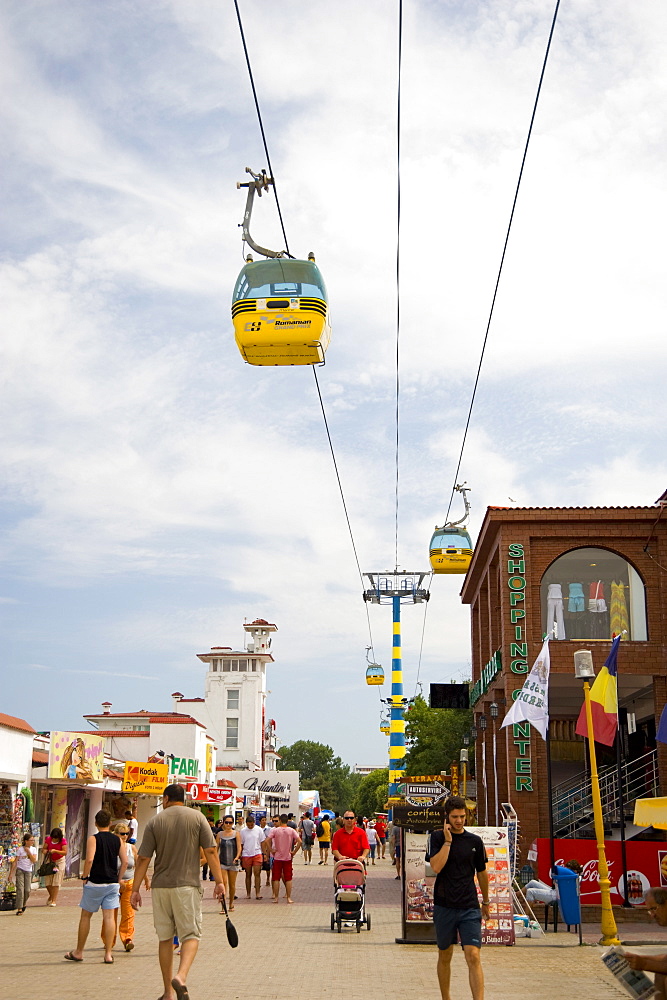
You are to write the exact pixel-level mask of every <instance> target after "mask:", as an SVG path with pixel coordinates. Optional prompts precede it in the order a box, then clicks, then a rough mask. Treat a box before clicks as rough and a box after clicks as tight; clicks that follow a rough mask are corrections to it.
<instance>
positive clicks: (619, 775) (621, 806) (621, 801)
mask: <svg viewBox="0 0 667 1000" xmlns="http://www.w3.org/2000/svg"><path fill="white" fill-rule="evenodd" d="M621 741H622V736H621V716H620V712H619V717H618V729H617V731H616V782H617V784H618V811H619V816H620V821H621V868H622V869H623V906H627V907H629V906H631V905H632V904H631V903H630V900H629V899H628V857H627V852H626V849H625V796H624V795H623V763H622V760H621V750H622V747H621Z"/></svg>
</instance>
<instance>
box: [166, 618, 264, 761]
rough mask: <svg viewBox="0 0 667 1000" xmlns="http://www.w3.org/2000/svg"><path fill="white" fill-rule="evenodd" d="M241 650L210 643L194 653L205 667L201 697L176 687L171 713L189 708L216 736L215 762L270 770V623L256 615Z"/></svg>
mask: <svg viewBox="0 0 667 1000" xmlns="http://www.w3.org/2000/svg"><path fill="white" fill-rule="evenodd" d="M243 628H244V630H245V632H246V635H247V636H248V639H247V641H246V644H245V646H246V648H245V649H244V650H233V649H231V648H230V647H229V646H214V647H213V648H212V649H211V651H210V652H209V653H198V654H197V656H198V658H199V659H200V660H201V661H202V663H206V664H207V665H208V672H207V674H206V680H205V685H204V697H203V698H184V697H183V695H182V694H181V693H180V692H179V691H176V692H175V693H174V695H173V696H172V697H173V698H174V705H173V707H174V711H175V712H182V711H185V712H188V713H190V714H191V715H192V716H194V717H195V718H196V719H198V720H199V721H200V722H202V723H203V724H204V725H205V726H206V728H207V730H208V732H209V733H210V734H211V735H212V736H213V738H214V739H215V744H216V747H217V762H218V765H222V766H223V767H233V768H234V769H237V770H257V771H273V770H275V765H276V759H277V754H276V752H275V750H276V738H275V723H274V721H273V720H272V719H267V718H266V695H267V688H266V667H267V665H268V664H269V663H273V656H272V655H271V653H270V652H269V649H270V647H271V635H272V633H273V632H277V631H278V629H277V627H276V626H275V625H272V624H270V623H269V622H267V621H264V619H262V618H258V619H257V620H256V621H254V622H250V623H249V624H244V626H243Z"/></svg>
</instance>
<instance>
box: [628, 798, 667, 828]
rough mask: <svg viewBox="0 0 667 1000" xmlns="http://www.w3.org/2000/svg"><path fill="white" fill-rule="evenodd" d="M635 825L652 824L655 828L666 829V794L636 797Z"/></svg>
mask: <svg viewBox="0 0 667 1000" xmlns="http://www.w3.org/2000/svg"><path fill="white" fill-rule="evenodd" d="M634 824H635V826H654V827H655V828H656V830H667V796H665V795H663V796H662V797H661V798H657V799H637V800H636V802H635V818H634Z"/></svg>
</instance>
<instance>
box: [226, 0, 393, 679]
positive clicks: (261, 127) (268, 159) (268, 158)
mask: <svg viewBox="0 0 667 1000" xmlns="http://www.w3.org/2000/svg"><path fill="white" fill-rule="evenodd" d="M234 8H235V10H236V18H237V20H238V23H239V31H240V33H241V42H242V43H243V51H244V53H245V59H246V66H247V67H248V76H249V77H250V86H251V88H252V95H253V98H254V101H255V110H256V111H257V121H258V122H259V130H260V132H261V135H262V143H263V144H264V153H265V155H266V163H267V166H268V168H269V175H270V177H271V178H272V180H273V191H274V194H275V197H276V207H277V209H278V216H279V218H280V226H281V229H282V232H283V239H284V240H285V248H286V250H287V253H288V254H289V244H288V241H287V233H286V231H285V223H284V221H283V215H282V212H281V209H280V202H279V200H278V189H277V187H276V179H275V175H274V173H273V167H272V166H271V156H270V154H269V145H268V143H267V141H266V133H265V131H264V123H263V121H262V113H261V111H260V107H259V100H258V97H257V89H256V87H255V79H254V76H253V72H252V66H251V63H250V54H249V52H248V46H247V45H246V40H245V33H244V31H243V22H242V21H241V12H240V10H239V5H238V0H234ZM290 256H291V254H290ZM312 368H313V375H314V376H315V386H316V388H317V395H318V398H319V401H320V408H321V410H322V418H323V420H324V428H325V430H326V434H327V440H328V442H329V449H330V451H331V458H332V460H333V466H334V471H335V473H336V480H337V482H338V489H339V491H340V497H341V500H342V503H343V511H344V513H345V520H346V522H347V528H348V531H349V533H350V541H351V542H352V551H353V552H354V558H355V562H356V564H357V571H358V573H359V579H360V580H361V586H362V589H363V587H364V576H363V573H362V571H361V564H360V562H359V555H358V553H357V546H356V543H355V541H354V534H353V532H352V523H351V521H350V515H349V513H348V509H347V503H346V501H345V494H344V492H343V483H342V481H341V478H340V473H339V471H338V462H337V461H336V454H335V452H334V446H333V441H332V439H331V433H330V431H329V422H328V420H327V415H326V411H325V409H324V400H323V399H322V393H321V392H320V383H319V380H318V378H317V368H316V367H315V365H313V366H312ZM364 607H365V608H366V620H367V622H368V637H369V640H370V644H371V652H372V653H373V658H374V659H375V652H374V644H373V633H372V629H371V618H370V614H369V611H368V604H367V603H366V602H364Z"/></svg>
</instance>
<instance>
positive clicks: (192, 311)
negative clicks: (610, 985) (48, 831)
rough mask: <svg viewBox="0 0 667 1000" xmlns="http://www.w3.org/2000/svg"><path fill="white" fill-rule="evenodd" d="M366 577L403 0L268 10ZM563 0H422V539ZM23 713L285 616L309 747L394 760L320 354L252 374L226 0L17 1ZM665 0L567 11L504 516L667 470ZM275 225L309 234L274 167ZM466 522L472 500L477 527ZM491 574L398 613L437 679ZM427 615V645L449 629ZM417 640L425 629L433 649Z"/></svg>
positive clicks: (265, 101)
mask: <svg viewBox="0 0 667 1000" xmlns="http://www.w3.org/2000/svg"><path fill="white" fill-rule="evenodd" d="M239 6H240V10H241V15H242V18H243V24H244V28H245V33H246V41H247V45H248V49H249V53H250V58H251V62H252V68H253V73H254V77H255V83H256V87H257V93H258V97H259V102H260V106H261V109H262V115H263V120H264V127H265V131H266V136H267V142H268V146H269V153H270V157H271V164H272V166H273V170H274V173H275V179H276V186H277V190H278V197H279V199H280V206H281V209H282V213H283V217H284V220H285V227H286V232H287V238H288V242H289V248H290V250H291V252H292V253H293V254H294V255H295V256H297V257H305V256H307V254H308V252H309V251H311V250H312V251H314V252H315V254H316V257H317V262H318V266H319V267H320V269H321V271H322V274H323V276H324V278H325V281H326V283H327V287H328V293H329V300H330V307H331V315H332V341H331V346H330V348H329V351H328V353H327V356H326V365H325V366H324V367H321V368H320V369H318V373H317V374H318V379H319V384H320V388H321V391H322V396H323V400H324V407H325V411H326V414H327V419H328V423H329V430H330V432H331V438H332V441H333V447H334V452H335V455H336V461H337V463H338V469H339V473H340V477H341V482H342V485H343V492H344V496H345V501H346V504H347V508H348V512H349V516H350V522H351V525H352V533H353V536H354V541H355V545H356V548H357V552H358V555H359V561H360V564H361V567H362V570H363V571H364V572H367V571H377V570H385V569H389V568H393V565H394V560H395V545H394V538H395V532H394V518H395V496H394V488H395V476H396V467H395V450H394V446H395V433H396V427H395V406H396V398H395V383H396V370H395V358H396V247H397V226H396V202H397V170H396V148H397V147H396V120H397V106H396V105H397V40H398V19H397V11H398V4H397V2H393V0H369V2H367V3H365V4H358V3H355V2H352V0H336V3H334V4H332V3H330V2H325V0H309V3H308V4H304V3H301V2H298V3H297V2H295V0H281V3H280V4H275V3H268V2H267V0H240V4H239ZM552 15H553V3H551V2H546V0H487V2H477V0H467V2H465V3H462V2H461V0H404V14H403V22H404V23H403V63H402V88H401V122H402V130H401V239H400V274H401V281H400V309H401V326H400V410H399V412H400V418H399V435H400V448H399V508H398V509H399V517H398V525H399V528H398V563H399V565H400V566H401V567H402V568H403V569H405V570H410V571H412V570H420V571H426V570H428V568H429V562H428V543H429V540H430V536H431V532H432V530H433V527H434V525H435V524H442V523H443V521H444V519H445V515H446V511H447V507H448V504H449V500H450V495H451V490H452V486H453V484H454V476H455V470H456V463H457V459H458V454H459V450H460V448H461V442H462V434H463V427H464V422H465V417H466V413H467V408H468V405H469V401H470V393H471V390H472V384H473V379H474V376H475V371H476V368H477V365H478V362H479V357H480V351H481V346H482V341H483V337H484V332H485V328H486V323H487V318H488V315H489V309H490V306H491V300H492V295H493V289H494V284H495V280H496V274H497V270H498V266H499V262H500V255H501V252H502V247H503V242H504V238H505V230H506V227H507V222H508V219H509V213H510V209H511V204H512V198H513V195H514V188H515V185H516V181H517V177H518V172H519V167H520V163H521V156H522V153H523V146H524V143H525V138H526V134H527V130H528V125H529V121H530V115H531V112H532V106H533V101H534V97H535V92H536V88H537V82H538V78H539V73H540V69H541V66H542V60H543V56H544V51H545V47H546V41H547V37H548V32H549V28H550V24H551V19H552ZM0 46H1V49H0V76H1V78H2V92H3V94H4V95H5V98H4V101H3V102H2V106H1V108H0V130H1V131H0V137H1V142H0V157H1V158H2V163H1V169H2V176H3V184H2V190H1V191H0V199H1V202H0V208H1V211H2V218H3V220H4V225H3V226H2V230H1V232H0V240H1V246H0V283H1V288H0V301H2V323H1V330H0V351H1V355H2V356H1V358H0V379H1V380H2V389H1V393H0V407H1V410H0V428H1V429H0V650H1V653H0V655H1V658H2V676H3V688H2V699H1V703H0V704H1V709H2V711H3V712H6V713H8V714H11V715H16V716H19V717H21V718H25V719H26V720H28V721H29V722H30V723H31V724H32V725H33V726H34V727H35V728H36V729H38V730H48V729H65V730H66V729H75V728H80V727H81V726H82V725H84V723H83V720H82V716H83V715H84V714H89V713H93V712H97V711H98V710H99V706H100V704H101V702H103V701H110V702H112V703H113V708H112V711H114V712H116V711H118V712H126V711H133V710H136V709H139V708H145V709H148V710H155V711H169V710H171V698H170V694H171V692H172V691H175V690H179V691H182V692H183V693H184V694H185V695H186V697H197V696H200V695H203V688H204V665H203V664H201V663H200V661H199V660H197V658H196V654H197V653H200V652H206V651H208V650H209V648H210V647H211V646H232V647H235V648H239V647H240V646H242V641H243V629H242V625H243V622H244V621H245V620H247V621H252V620H253V619H255V618H258V617H261V618H265V619H267V620H268V621H270V622H273V623H275V624H276V625H277V626H278V632H277V634H276V635H275V637H274V642H273V648H272V651H273V653H274V656H275V664H274V665H273V666H271V667H270V672H269V678H268V686H269V689H270V692H271V693H270V696H269V700H268V705H267V708H268V714H269V716H270V717H272V718H275V720H276V723H277V731H278V737H279V741H280V743H283V744H288V743H292V742H294V741H295V740H297V739H314V740H320V741H322V742H325V743H328V744H329V745H331V746H332V747H333V749H334V750H335V752H336V753H337V754H339V755H340V756H341V757H342V758H343V760H344V761H346V762H347V763H348V764H350V765H354V764H362V765H380V764H383V763H384V762H385V761H386V759H387V737H385V736H382V735H381V734H380V732H379V719H380V705H379V697H380V695H383V696H384V697H387V696H388V695H389V693H390V688H389V684H388V683H386V684H385V685H384V687H383V688H377V687H368V686H367V685H366V684H365V666H366V646H367V645H369V642H370V641H371V639H372V643H373V651H374V654H375V659H376V660H378V661H379V662H380V663H383V664H384V666H385V671H386V673H387V676H389V673H390V663H391V661H390V656H391V640H392V629H391V609H390V608H387V607H372V608H370V609H369V614H370V626H371V629H370V638H369V628H368V621H367V617H366V607H365V605H364V604H363V602H362V600H361V582H360V579H359V576H358V572H357V566H356V562H355V557H354V552H353V549H352V544H351V541H350V536H349V533H348V529H347V524H346V521H345V516H344V512H343V507H342V503H341V498H340V494H339V492H338V485H337V482H336V477H335V473H334V468H333V464H332V460H331V455H330V453H329V448H328V443H327V438H326V432H325V427H324V422H323V419H322V414H321V411H320V408H319V402H318V399H317V393H316V387H315V380H314V378H313V372H312V371H311V370H309V369H308V368H307V367H304V368H297V367H295V368H261V367H256V366H249V365H247V364H245V363H244V362H243V361H242V359H241V356H240V354H239V353H238V350H237V348H236V346H235V343H234V336H233V329H232V324H231V318H230V312H229V307H230V299H231V292H232V288H233V285H234V282H235V279H236V277H237V274H238V272H239V270H240V268H241V266H242V264H243V247H242V242H241V231H240V229H239V223H240V222H241V220H242V218H243V210H244V205H245V192H244V191H239V190H237V189H236V183H237V181H243V180H244V179H245V175H244V171H245V168H246V167H247V166H249V167H251V168H252V169H253V170H255V171H257V170H260V169H261V168H263V167H266V166H267V162H266V157H265V154H264V151H263V147H262V143H261V135H260V132H259V127H258V124H257V118H256V113H255V108H254V104H253V98H252V92H251V88H250V84H249V79H248V73H247V69H246V66H245V61H244V56H243V50H242V45H241V40H240V35H239V30H238V24H237V22H236V16H235V12H234V6H233V3H232V2H231V0H222V2H221V0H216V2H215V3H214V2H212V0H193V2H190V3H183V2H182V0H151V3H150V4H149V3H143V2H138V0H59V2H58V3H57V4H56V3H53V2H51V0H6V2H5V3H3V4H2V6H1V7H0ZM666 89H667V8H665V6H664V5H663V4H656V3H654V2H653V0H635V2H633V3H632V4H628V3H626V2H620V0H562V3H561V8H560V13H559V17H558V22H557V25H556V29H555V34H554V40H553V45H552V51H551V55H550V59H549V64H548V66H547V70H546V74H545V79H544V85H543V91H542V97H541V100H540V104H539V107H538V111H537V115H536V119H535V125H534V132H533V138H532V142H531V146H530V150H529V153H528V157H527V161H526V167H525V173H524V179H523V183H522V188H521V192H520V195H519V200H518V203H517V209H516V214H515V218H514V224H513V227H512V232H511V236H510V240H509V244H508V248H507V255H506V260H505V267H504V271H503V276H502V279H501V282H500V287H499V292H498V297H497V302H496V307H495V312H494V317H493V321H492V324H491V328H490V332H489V340H488V346H487V350H486V355H485V358H484V363H483V367H482V373H481V379H480V384H479V390H478V395H477V399H476V403H475V407H474V410H473V416H472V421H471V426H470V431H469V434H468V438H467V442H466V447H465V450H464V454H463V461H462V465H461V472H460V476H459V479H460V480H465V481H466V482H467V483H468V485H469V486H470V488H471V493H470V501H471V503H472V507H473V510H472V516H471V521H470V525H471V534H472V536H473V539H474V538H475V536H476V534H477V532H478V530H479V527H480V524H481V522H482V519H483V516H484V512H485V510H486V507H487V506H488V505H511V504H512V503H517V504H518V505H520V506H570V505H582V506H586V505H591V506H598V505H616V504H621V505H647V504H648V505H650V504H652V503H654V501H655V500H656V499H657V497H658V496H659V495H660V494H661V493H662V492H663V491H664V489H665V486H666V485H667V459H666V457H665V446H664V440H665V433H664V428H665V409H666V406H665V389H664V386H665V374H664V373H665V356H666V354H667V346H666V339H665V315H666V314H667V281H665V274H664V271H665V254H664V246H663V240H664V236H663V234H664V232H665V231H666V230H667V191H666V181H665V167H664V164H665V160H666V158H667V135H666V133H665V115H664V108H665V101H666V97H667V94H666V93H665V91H666ZM251 233H252V234H253V236H254V238H255V240H257V241H258V242H259V243H260V244H262V245H264V246H269V247H273V248H275V249H281V248H282V246H283V239H282V235H281V232H280V227H279V223H278V217H277V212H276V205H275V198H274V195H273V194H269V195H268V196H265V197H263V198H262V199H261V200H256V208H255V211H254V214H253V220H252V226H251ZM462 513H463V509H462V505H461V504H460V501H458V499H455V500H454V501H453V504H452V516H456V517H458V516H460V515H461V514H462ZM461 583H462V578H461V577H439V578H436V579H434V580H433V584H432V589H431V600H430V602H429V605H428V613H427V614H426V616H425V612H424V606H414V607H406V608H404V610H403V661H404V672H405V673H404V680H405V691H406V694H407V695H412V694H414V692H415V691H416V690H418V688H417V684H418V683H420V684H422V685H423V690H424V692H425V693H426V694H427V693H428V685H429V684H430V683H433V682H442V681H445V682H448V681H450V680H455V681H460V680H463V679H467V678H468V677H469V676H470V639H469V612H468V608H467V607H464V606H462V605H461V602H460V597H459V591H460V587H461ZM422 635H423V643H422ZM420 653H421V655H420Z"/></svg>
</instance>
